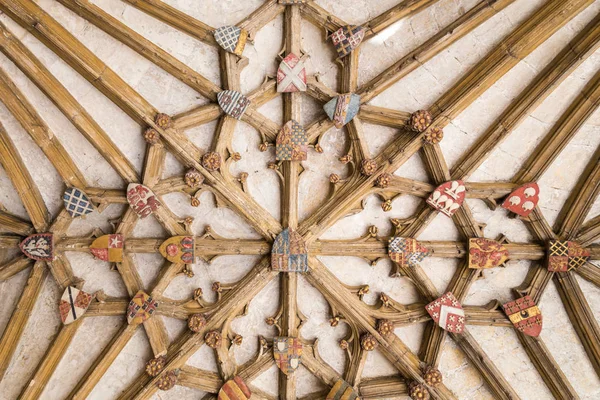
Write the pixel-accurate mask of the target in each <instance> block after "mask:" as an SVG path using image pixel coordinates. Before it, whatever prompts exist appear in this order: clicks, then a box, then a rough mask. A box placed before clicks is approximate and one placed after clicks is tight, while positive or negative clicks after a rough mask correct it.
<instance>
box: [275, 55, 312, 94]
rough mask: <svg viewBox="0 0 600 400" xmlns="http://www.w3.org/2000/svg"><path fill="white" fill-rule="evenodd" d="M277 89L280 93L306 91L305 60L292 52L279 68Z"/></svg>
mask: <svg viewBox="0 0 600 400" xmlns="http://www.w3.org/2000/svg"><path fill="white" fill-rule="evenodd" d="M277 91H278V92H280V93H292V92H306V67H305V66H304V60H303V59H301V58H300V57H298V56H297V55H295V54H294V53H290V54H288V55H287V57H285V58H284V59H283V61H281V64H279V69H278V70H277Z"/></svg>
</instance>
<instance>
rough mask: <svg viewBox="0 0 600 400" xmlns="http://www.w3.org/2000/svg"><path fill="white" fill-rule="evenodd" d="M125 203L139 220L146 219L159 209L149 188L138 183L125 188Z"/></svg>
mask: <svg viewBox="0 0 600 400" xmlns="http://www.w3.org/2000/svg"><path fill="white" fill-rule="evenodd" d="M127 202H128V203H129V205H130V206H131V208H132V209H133V211H135V213H136V214H137V215H139V217H140V218H146V217H147V216H148V215H150V214H152V213H153V212H154V211H156V210H157V209H158V207H160V202H159V201H158V198H157V197H156V195H155V194H154V193H153V192H152V190H150V188H148V187H146V186H144V185H140V184H139V183H130V184H129V186H127Z"/></svg>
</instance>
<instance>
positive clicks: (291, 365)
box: [273, 337, 302, 375]
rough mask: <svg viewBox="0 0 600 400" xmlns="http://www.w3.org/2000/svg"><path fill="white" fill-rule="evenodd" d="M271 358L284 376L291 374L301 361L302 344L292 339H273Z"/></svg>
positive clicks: (298, 340)
mask: <svg viewBox="0 0 600 400" xmlns="http://www.w3.org/2000/svg"><path fill="white" fill-rule="evenodd" d="M273 357H274V358H275V362H276V363H277V366H278V367H279V369H280V370H281V371H282V372H283V373H284V374H286V375H289V374H291V373H293V372H294V371H295V370H296V369H298V367H299V366H300V362H301V361H302V342H300V339H298V338H292V337H275V338H273Z"/></svg>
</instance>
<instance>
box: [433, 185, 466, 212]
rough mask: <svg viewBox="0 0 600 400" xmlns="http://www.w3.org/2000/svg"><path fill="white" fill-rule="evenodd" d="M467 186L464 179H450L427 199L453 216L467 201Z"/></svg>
mask: <svg viewBox="0 0 600 400" xmlns="http://www.w3.org/2000/svg"><path fill="white" fill-rule="evenodd" d="M465 196H466V188H465V184H464V182H463V181H461V180H458V181H450V182H446V183H444V184H442V185H440V186H438V188H437V189H435V191H434V192H433V193H431V195H430V196H429V198H428V199H427V204H429V205H430V206H432V207H433V208H435V209H436V210H438V211H440V212H441V213H442V214H444V215H446V216H448V217H451V216H453V215H454V213H456V211H458V209H459V208H460V206H461V205H462V203H463V202H464V201H465Z"/></svg>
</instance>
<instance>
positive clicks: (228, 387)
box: [218, 376, 252, 400]
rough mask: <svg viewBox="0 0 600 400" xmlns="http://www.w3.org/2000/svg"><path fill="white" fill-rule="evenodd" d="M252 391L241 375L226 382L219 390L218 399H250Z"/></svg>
mask: <svg viewBox="0 0 600 400" xmlns="http://www.w3.org/2000/svg"><path fill="white" fill-rule="evenodd" d="M250 396H252V392H251V391H250V389H249V388H248V386H247V385H246V383H245V382H244V381H243V380H242V378H240V377H239V376H236V377H234V378H233V379H231V380H229V381H227V382H225V384H224V385H223V386H222V387H221V390H219V397H218V400H248V399H250Z"/></svg>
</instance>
